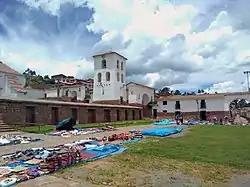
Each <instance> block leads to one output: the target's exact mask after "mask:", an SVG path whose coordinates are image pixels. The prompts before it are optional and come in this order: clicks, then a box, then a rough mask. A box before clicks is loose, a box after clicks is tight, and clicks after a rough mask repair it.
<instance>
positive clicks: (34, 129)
mask: <svg viewBox="0 0 250 187" xmlns="http://www.w3.org/2000/svg"><path fill="white" fill-rule="evenodd" d="M151 123H152V121H150V120H137V121H119V122H111V123H110V125H112V126H113V127H127V126H137V125H149V124H151ZM104 124H105V123H94V124H78V125H76V126H75V127H76V128H81V129H86V128H98V127H103V126H104ZM20 130H21V131H24V132H29V133H37V134H44V133H49V132H52V131H54V130H55V126H53V125H43V126H30V127H22V128H21V129H20Z"/></svg>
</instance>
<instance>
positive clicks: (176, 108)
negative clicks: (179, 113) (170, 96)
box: [175, 101, 181, 110]
mask: <svg viewBox="0 0 250 187" xmlns="http://www.w3.org/2000/svg"><path fill="white" fill-rule="evenodd" d="M180 109H181V104H180V101H176V102H175V110H180Z"/></svg>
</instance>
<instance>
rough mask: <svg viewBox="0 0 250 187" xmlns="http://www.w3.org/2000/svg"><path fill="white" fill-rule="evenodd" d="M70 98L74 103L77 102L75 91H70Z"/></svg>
mask: <svg viewBox="0 0 250 187" xmlns="http://www.w3.org/2000/svg"><path fill="white" fill-rule="evenodd" d="M71 97H72V98H73V100H74V101H76V100H77V92H76V91H72V92H71Z"/></svg>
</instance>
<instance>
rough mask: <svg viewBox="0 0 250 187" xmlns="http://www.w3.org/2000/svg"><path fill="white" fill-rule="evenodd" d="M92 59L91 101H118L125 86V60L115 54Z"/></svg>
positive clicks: (104, 54)
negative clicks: (92, 81) (92, 84)
mask: <svg viewBox="0 0 250 187" xmlns="http://www.w3.org/2000/svg"><path fill="white" fill-rule="evenodd" d="M93 58H94V88H93V101H111V100H119V99H120V97H124V96H123V89H122V88H123V87H125V86H126V60H127V58H125V57H124V56H122V55H120V54H119V53H116V52H107V53H102V54H97V55H94V56H93Z"/></svg>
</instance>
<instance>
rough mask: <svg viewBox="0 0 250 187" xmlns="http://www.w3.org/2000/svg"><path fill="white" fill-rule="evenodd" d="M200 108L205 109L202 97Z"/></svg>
mask: <svg viewBox="0 0 250 187" xmlns="http://www.w3.org/2000/svg"><path fill="white" fill-rule="evenodd" d="M200 108H201V109H206V101H205V100H204V99H202V100H201V103H200Z"/></svg>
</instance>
